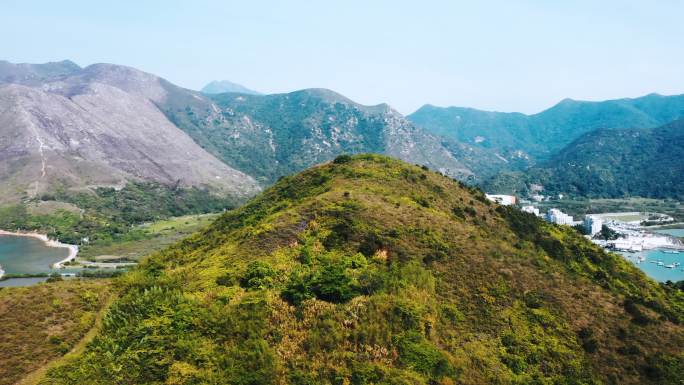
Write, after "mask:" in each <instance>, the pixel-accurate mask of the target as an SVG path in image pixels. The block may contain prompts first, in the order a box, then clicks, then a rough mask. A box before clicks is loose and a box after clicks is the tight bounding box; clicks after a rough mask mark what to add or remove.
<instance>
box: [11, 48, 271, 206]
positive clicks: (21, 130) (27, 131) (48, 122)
mask: <svg viewBox="0 0 684 385" xmlns="http://www.w3.org/2000/svg"><path fill="white" fill-rule="evenodd" d="M0 80H1V81H0V159H1V160H2V162H0V196H2V198H0V201H5V202H11V201H17V200H19V199H23V198H26V197H29V198H30V197H36V196H38V195H40V194H42V193H45V192H50V191H52V190H54V189H56V188H67V189H83V188H89V187H93V186H103V185H118V186H121V185H123V184H125V183H126V182H127V181H131V180H137V181H153V182H158V183H162V184H166V185H171V186H181V187H182V186H201V187H206V188H209V189H212V190H215V191H217V192H222V193H226V194H231V195H234V196H236V197H246V196H250V195H253V194H254V193H255V192H256V191H258V189H259V187H258V185H257V183H256V182H255V180H254V179H253V178H251V177H249V176H247V175H245V174H243V173H241V172H239V171H237V170H235V169H233V168H230V167H229V166H227V165H226V164H224V163H223V162H221V161H220V160H218V159H216V158H215V157H214V156H212V155H211V154H209V153H208V152H206V151H205V150H203V149H202V148H201V147H200V146H198V145H197V144H196V143H195V142H194V141H193V140H192V139H191V138H190V137H189V136H188V135H187V134H185V133H184V132H183V131H181V130H180V129H178V128H177V127H176V126H174V125H173V124H172V123H171V122H170V121H169V120H168V119H167V118H166V116H165V115H164V114H163V113H162V112H161V111H160V110H159V109H158V107H157V103H163V101H164V100H165V98H166V90H165V89H164V88H163V87H162V85H161V83H162V80H161V79H159V78H157V77H155V76H153V75H150V74H146V73H144V72H141V71H138V70H135V69H132V68H128V67H122V66H114V65H107V64H98V65H92V66H89V67H86V68H84V69H80V68H77V67H75V64H73V63H70V62H63V63H56V64H46V65H12V64H8V63H6V62H5V63H2V65H0ZM1 83H4V84H1Z"/></svg>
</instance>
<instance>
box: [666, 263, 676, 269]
mask: <svg viewBox="0 0 684 385" xmlns="http://www.w3.org/2000/svg"><path fill="white" fill-rule="evenodd" d="M665 267H666V268H668V269H674V267H675V265H673V264H669V265H665Z"/></svg>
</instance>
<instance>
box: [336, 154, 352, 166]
mask: <svg viewBox="0 0 684 385" xmlns="http://www.w3.org/2000/svg"><path fill="white" fill-rule="evenodd" d="M351 161H352V157H351V155H348V154H342V155H339V156H338V157H337V158H335V159H334V160H333V163H335V164H344V163H349V162H351Z"/></svg>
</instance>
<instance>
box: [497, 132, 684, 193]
mask: <svg viewBox="0 0 684 385" xmlns="http://www.w3.org/2000/svg"><path fill="white" fill-rule="evenodd" d="M683 153H684V120H680V121H676V122H673V123H670V124H668V125H665V126H662V127H658V128H652V129H632V130H624V129H615V130H598V131H593V132H590V133H588V134H586V135H583V136H582V137H580V138H578V139H577V140H576V141H574V142H573V143H571V144H570V145H568V146H567V147H566V148H564V149H563V150H562V151H560V152H559V153H558V154H555V155H554V156H553V157H552V158H551V159H550V160H548V161H547V162H544V163H541V164H539V165H538V166H535V167H532V168H530V169H528V170H526V171H524V172H506V173H502V174H500V175H498V176H496V177H494V178H493V179H492V180H489V181H486V182H485V183H484V186H485V189H486V190H487V191H492V192H509V193H510V192H515V193H520V194H526V193H527V189H528V188H529V186H530V184H540V185H543V186H544V192H543V193H544V194H551V195H555V194H557V193H564V194H565V195H566V196H572V197H589V198H624V197H634V196H640V197H650V198H660V199H664V198H673V199H678V200H683V199H684V183H681V178H682V175H684V161H682V154H683Z"/></svg>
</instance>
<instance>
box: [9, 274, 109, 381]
mask: <svg viewBox="0 0 684 385" xmlns="http://www.w3.org/2000/svg"><path fill="white" fill-rule="evenodd" d="M108 293H109V282H108V281H104V280H96V281H95V280H93V281H80V280H74V281H63V282H55V283H47V284H39V285H36V286H32V287H21V288H4V289H1V290H0V385H9V384H14V383H16V382H17V381H19V380H20V379H22V378H23V377H24V376H26V375H27V374H29V373H31V372H33V371H35V370H36V369H38V368H40V367H41V366H43V365H45V364H46V363H48V362H49V361H51V360H53V359H55V358H57V357H60V356H62V355H63V354H65V353H67V352H68V351H70V350H71V349H72V348H73V347H74V346H75V345H76V344H77V343H78V341H79V340H81V338H83V336H84V335H85V334H86V333H87V332H88V331H89V330H90V329H91V328H92V327H93V325H94V323H95V320H96V318H97V314H98V313H99V312H100V310H101V309H102V306H103V304H104V302H105V299H106V298H107V296H108Z"/></svg>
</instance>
